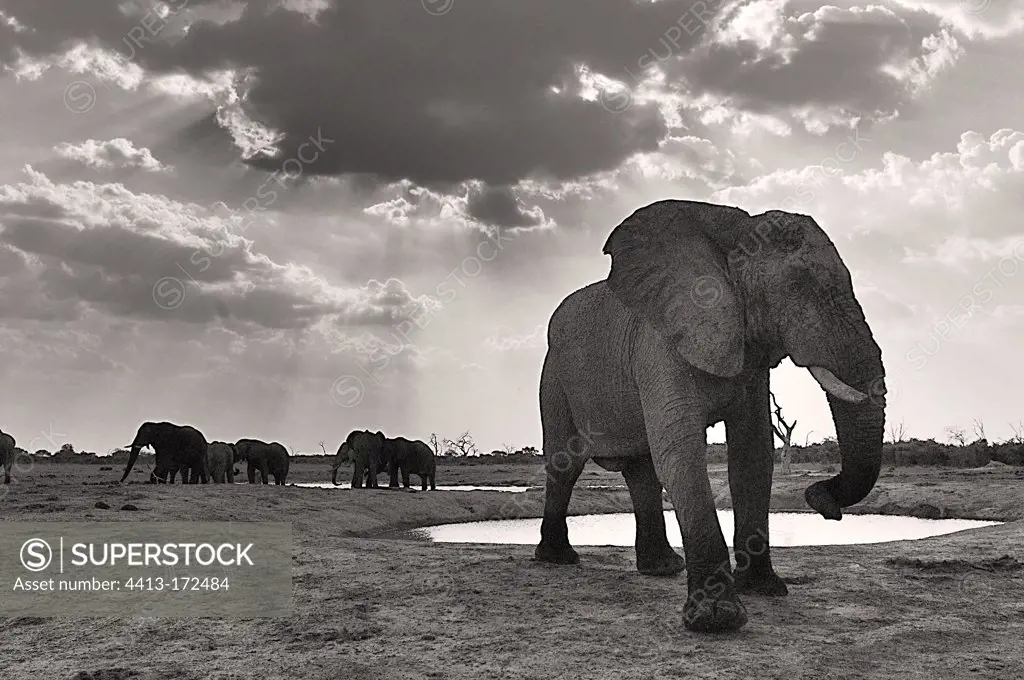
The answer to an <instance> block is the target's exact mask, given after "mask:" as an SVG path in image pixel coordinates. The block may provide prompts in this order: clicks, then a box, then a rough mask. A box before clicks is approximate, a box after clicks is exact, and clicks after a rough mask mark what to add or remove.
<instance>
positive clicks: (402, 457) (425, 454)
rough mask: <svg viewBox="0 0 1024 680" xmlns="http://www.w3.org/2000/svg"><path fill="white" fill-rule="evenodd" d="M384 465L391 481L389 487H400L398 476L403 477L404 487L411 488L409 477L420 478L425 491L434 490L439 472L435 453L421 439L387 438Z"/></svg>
mask: <svg viewBox="0 0 1024 680" xmlns="http://www.w3.org/2000/svg"><path fill="white" fill-rule="evenodd" d="M383 454H384V455H383V460H384V464H385V465H386V466H387V469H388V476H389V477H390V480H389V482H388V486H389V487H391V488H395V487H397V486H398V474H399V472H401V475H402V486H404V487H405V488H407V489H408V488H409V486H410V483H409V475H410V474H416V475H419V476H420V484H421V485H422V487H423V491H426V490H427V484H428V482H429V484H430V488H431V489H434V488H435V487H434V480H435V477H436V472H437V461H436V460H435V459H434V451H433V450H432V449H431V448H430V447H429V446H428V445H427V443H426V442H424V441H421V440H419V439H416V440H410V439H406V438H405V437H395V438H390V437H388V438H386V439H385V440H384V452H383Z"/></svg>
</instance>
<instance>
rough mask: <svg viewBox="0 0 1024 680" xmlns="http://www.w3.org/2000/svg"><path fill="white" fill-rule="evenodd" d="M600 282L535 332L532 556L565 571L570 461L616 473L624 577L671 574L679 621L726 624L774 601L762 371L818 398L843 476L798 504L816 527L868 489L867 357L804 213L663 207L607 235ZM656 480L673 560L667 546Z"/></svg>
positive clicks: (856, 322) (842, 281)
mask: <svg viewBox="0 0 1024 680" xmlns="http://www.w3.org/2000/svg"><path fill="white" fill-rule="evenodd" d="M604 252H605V253H606V254H608V255H611V259H612V261H611V271H610V273H609V275H608V278H607V279H606V280H604V281H598V282H596V283H593V284H590V285H588V286H586V287H584V288H581V289H579V290H577V291H575V292H573V293H571V294H570V295H569V296H568V297H566V298H565V299H564V300H563V301H562V302H561V304H560V305H559V306H558V308H557V309H556V310H555V311H554V313H553V314H552V317H551V321H550V323H549V326H548V352H547V355H546V357H545V359H544V364H543V367H542V370H541V378H540V413H541V425H542V430H543V437H544V457H545V467H546V471H547V479H546V486H545V501H544V518H543V520H542V524H541V531H540V534H541V538H540V542H539V544H538V545H537V548H536V551H535V555H536V558H537V559H538V560H541V561H545V562H552V563H556V564H575V563H577V562H578V561H579V556H578V555H577V553H576V551H575V550H574V549H573V548H572V546H571V545H570V544H569V538H568V531H567V528H566V521H565V519H566V511H567V508H568V506H569V499H570V496H571V494H572V489H573V485H574V484H575V483H576V480H577V478H578V477H579V475H580V473H581V471H582V470H583V466H584V463H585V462H586V461H587V460H588V459H592V460H593V461H594V462H595V463H597V464H598V465H600V466H601V467H603V468H605V469H606V470H612V471H619V472H622V473H623V476H624V477H625V481H626V485H627V487H628V488H629V493H630V498H631V500H632V504H633V511H634V516H635V520H636V527H637V528H636V544H635V547H636V560H637V569H638V571H640V572H641V573H643V574H650V575H671V574H677V573H679V572H680V571H682V570H683V569H684V567H685V568H686V569H687V590H688V595H687V600H686V603H685V605H684V607H683V613H684V623H685V625H686V627H687V628H689V629H690V630H695V631H719V630H731V629H738V628H740V627H742V626H743V625H744V624H745V623H746V621H747V613H746V609H745V607H744V606H743V604H742V603H741V602H740V600H739V597H738V596H737V592H745V593H757V594H763V595H785V594H786V593H787V588H786V585H785V584H784V583H783V581H782V579H781V578H779V576H778V575H777V574H776V573H775V570H774V569H773V567H772V563H771V557H770V552H769V541H768V507H769V496H770V494H771V486H772V468H773V464H772V450H773V444H774V443H773V440H772V429H771V420H770V411H769V380H768V372H769V369H770V368H773V367H775V366H777V365H778V364H779V362H780V361H781V360H782V359H783V358H784V357H787V356H788V357H789V358H790V359H791V360H792V362H793V363H794V364H796V365H797V366H803V367H806V368H808V369H809V371H810V373H811V375H813V376H814V378H815V379H816V380H817V381H818V383H819V384H820V385H821V387H822V388H823V389H824V390H825V392H826V393H827V398H828V404H829V406H830V408H831V411H832V418H833V421H834V423H835V428H836V433H837V435H838V440H839V447H840V452H841V457H842V471H841V472H840V473H839V474H838V475H836V476H835V477H832V478H831V479H828V480H823V481H819V482H817V483H815V484H812V485H811V486H810V487H808V489H807V490H806V491H805V494H804V498H805V500H806V501H807V504H808V505H809V506H810V507H811V508H813V509H814V510H816V511H818V512H819V513H820V514H821V515H822V516H823V517H825V518H826V519H835V520H838V519H841V518H842V510H841V509H842V508H844V507H847V506H850V505H853V504H855V503H858V502H860V501H861V500H863V499H864V497H865V496H867V494H868V493H869V492H870V491H871V489H872V487H873V486H874V484H875V481H876V480H877V478H878V473H879V468H880V466H881V460H882V433H883V429H884V424H885V382H884V378H885V372H884V369H883V366H882V355H881V350H880V349H879V346H878V344H876V342H875V340H874V338H873V336H872V333H871V329H870V328H869V326H868V324H867V321H866V320H865V318H864V313H863V311H862V310H861V306H860V304H859V303H858V301H857V299H856V297H855V295H854V291H853V284H852V281H851V277H850V272H849V271H848V270H847V268H846V265H845V264H844V263H843V260H842V258H841V257H840V255H839V252H838V251H837V250H836V248H835V246H834V245H833V244H832V242H831V240H830V239H829V238H828V236H826V234H825V232H824V231H822V229H821V228H820V227H819V226H818V224H817V223H816V222H815V221H814V219H812V218H811V217H809V216H806V215H797V214H793V213H787V212H783V211H779V210H772V211H768V212H765V213H762V214H760V215H754V216H751V215H749V214H748V213H746V212H744V211H743V210H740V209H739V208H734V207H727V206H722V205H714V204H710V203H700V202H695V201H676V200H667V201H659V202H657V203H653V204H651V205H648V206H646V207H644V208H641V209H639V210H637V211H636V212H634V213H633V214H632V215H630V216H629V217H627V218H626V219H625V220H624V221H623V222H622V223H621V224H619V225H618V226H617V227H616V228H615V229H614V230H613V231H612V233H611V235H610V236H609V237H608V240H607V242H606V243H605V246H604ZM723 420H724V421H725V427H726V438H727V444H728V461H729V488H730V492H731V495H732V504H733V509H734V513H735V534H734V547H735V551H736V570H735V572H733V571H732V567H731V563H730V559H729V552H728V549H727V548H726V544H725V540H724V538H723V535H722V529H721V527H720V526H719V523H718V518H717V515H716V511H715V500H714V498H713V496H712V491H711V484H710V482H709V479H708V474H707V461H706V458H705V451H706V444H707V437H706V428H707V427H709V426H711V425H713V424H715V423H718V422H721V421H723ZM662 484H664V487H665V488H666V489H667V491H668V495H669V498H670V499H671V501H672V505H673V507H674V508H675V514H676V519H677V521H678V522H679V528H680V530H681V533H682V537H683V550H684V553H685V555H686V562H685V564H684V561H683V559H682V557H681V556H680V555H679V554H677V553H676V552H675V551H674V550H673V549H672V548H671V547H670V546H669V543H668V540H667V537H666V534H665V521H664V515H663V511H662Z"/></svg>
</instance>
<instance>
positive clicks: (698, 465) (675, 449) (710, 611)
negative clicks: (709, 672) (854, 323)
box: [637, 357, 747, 632]
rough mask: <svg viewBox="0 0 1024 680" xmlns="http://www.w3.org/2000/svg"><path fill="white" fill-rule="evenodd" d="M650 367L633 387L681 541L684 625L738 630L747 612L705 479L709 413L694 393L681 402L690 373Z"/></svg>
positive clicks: (688, 383)
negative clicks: (684, 591) (740, 596)
mask: <svg viewBox="0 0 1024 680" xmlns="http://www.w3.org/2000/svg"><path fill="white" fill-rule="evenodd" d="M651 358H652V359H654V360H657V359H658V357H651ZM653 368H657V369H659V370H657V371H652V372H651V373H648V374H647V375H645V376H644V379H643V380H642V381H640V380H638V384H637V387H638V388H639V389H638V391H639V393H640V403H641V406H642V408H643V412H644V422H645V426H646V429H647V440H648V442H649V445H650V450H651V458H652V460H653V462H654V469H655V472H657V475H658V479H660V480H661V482H662V483H663V484H664V485H665V489H666V490H667V491H668V495H669V498H670V499H671V501H672V507H673V508H675V514H676V520H677V521H678V522H679V529H680V533H681V534H682V537H683V551H684V555H685V556H686V586H687V597H686V603H685V604H684V605H683V625H684V626H686V628H687V629H689V630H692V631H697V632H717V631H726V630H737V629H739V628H742V627H743V626H744V625H745V624H746V622H747V612H746V608H745V607H744V606H743V603H742V602H741V601H740V599H739V597H737V595H736V591H735V588H734V587H733V577H732V568H731V561H730V559H729V549H728V548H727V547H726V545H725V537H724V536H723V535H722V527H721V525H720V524H719V522H718V513H717V511H716V510H715V499H714V495H713V494H712V491H711V480H710V479H709V477H708V465H707V420H708V413H707V412H706V411H703V410H702V409H701V408H700V402H699V395H694V396H693V398H692V399H687V402H688V403H686V402H683V403H681V401H682V400H681V396H683V397H688V396H690V395H686V394H685V393H684V394H683V395H681V394H680V392H681V391H682V390H683V389H685V388H688V386H690V385H691V384H692V378H691V377H690V376H689V375H686V374H680V373H679V372H676V370H674V366H671V365H669V366H666V365H664V364H662V365H657V364H656V365H655V366H653ZM683 404H685V405H683Z"/></svg>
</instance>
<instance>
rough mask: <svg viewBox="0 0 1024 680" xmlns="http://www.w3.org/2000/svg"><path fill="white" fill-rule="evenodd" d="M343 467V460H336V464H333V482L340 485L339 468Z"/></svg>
mask: <svg viewBox="0 0 1024 680" xmlns="http://www.w3.org/2000/svg"><path fill="white" fill-rule="evenodd" d="M339 467H341V461H340V460H335V461H334V465H332V466H331V484H333V485H334V486H338V468H339Z"/></svg>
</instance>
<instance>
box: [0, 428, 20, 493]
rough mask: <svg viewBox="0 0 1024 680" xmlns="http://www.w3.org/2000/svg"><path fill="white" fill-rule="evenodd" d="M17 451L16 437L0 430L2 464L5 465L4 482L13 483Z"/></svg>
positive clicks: (0, 463) (0, 460)
mask: <svg viewBox="0 0 1024 680" xmlns="http://www.w3.org/2000/svg"><path fill="white" fill-rule="evenodd" d="M15 458H17V453H16V452H15V450H14V437H12V436H11V435H9V434H7V433H6V432H4V431H3V430H0V465H3V466H4V484H10V483H11V468H12V467H14V459H15Z"/></svg>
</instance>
